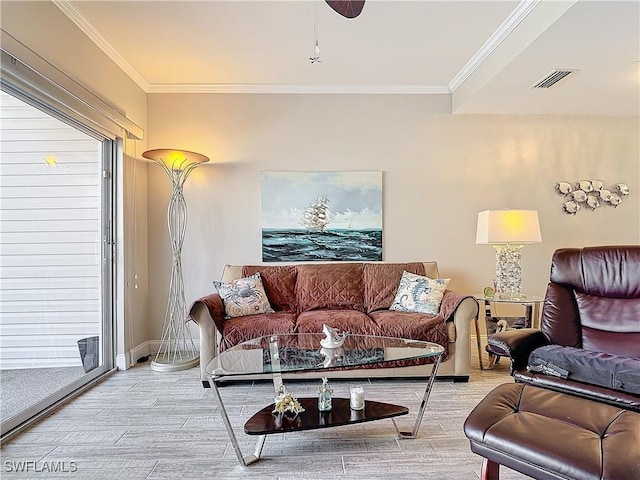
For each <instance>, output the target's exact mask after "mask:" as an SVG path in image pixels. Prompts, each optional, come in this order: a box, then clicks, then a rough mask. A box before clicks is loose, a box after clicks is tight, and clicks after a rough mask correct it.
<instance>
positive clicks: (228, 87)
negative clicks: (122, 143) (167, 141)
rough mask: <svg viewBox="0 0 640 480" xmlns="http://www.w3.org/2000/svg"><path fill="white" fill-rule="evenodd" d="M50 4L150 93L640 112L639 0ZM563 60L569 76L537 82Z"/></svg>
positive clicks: (64, 0) (58, 0)
mask: <svg viewBox="0 0 640 480" xmlns="http://www.w3.org/2000/svg"><path fill="white" fill-rule="evenodd" d="M53 1H54V3H55V4H56V5H57V6H58V7H59V8H60V9H61V10H62V11H63V12H64V13H65V14H66V15H67V16H69V18H71V19H72V20H73V21H74V22H75V23H76V24H77V25H78V26H79V27H80V28H81V29H82V30H83V31H84V32H85V33H86V34H87V35H88V36H89V37H90V38H91V39H92V40H93V41H94V42H95V43H96V44H97V45H98V46H99V47H101V48H102V49H103V50H104V51H105V52H106V53H107V54H108V55H109V56H110V57H111V58H112V59H113V60H114V61H115V62H116V63H117V64H118V65H119V66H120V67H121V68H122V69H123V70H124V71H125V72H126V73H127V74H128V75H129V76H130V77H131V78H132V79H133V80H134V81H135V82H136V83H137V84H138V85H139V86H140V87H141V88H142V89H143V90H145V91H146V92H149V93H166V92H232V93H299V94H314V93H315V94H319V93H355V94H367V93H368V94H420V95H451V103H452V111H453V112H454V113H505V114H579V115H624V116H627V115H633V116H637V115H639V113H640V104H639V91H640V67H639V65H640V63H639V60H640V2H639V1H637V0H630V1H629V0H627V1H612V0H602V1H597V0H578V1H575V0H567V1H563V0H531V1H525V2H520V1H513V0H499V1H481V0H471V1H457V0H445V1H431V0H423V1H418V0H413V1H400V0H367V2H366V4H365V6H364V10H363V11H362V13H361V14H360V15H359V16H358V17H356V18H353V19H347V18H344V17H342V16H340V15H338V14H337V13H336V12H335V11H333V10H332V9H331V8H330V7H329V6H328V5H327V4H326V2H324V1H323V0H317V1H316V0H296V1H270V0H262V1H242V0H234V1H220V0H209V1H195V2H191V1H148V0H146V1H120V2H114V1H70V0H53ZM316 32H317V39H318V45H319V53H318V56H319V58H320V62H316V63H312V62H311V61H310V58H311V57H314V56H316V53H315V51H314V42H315V38H316ZM554 69H567V70H571V71H572V72H573V73H571V74H570V75H569V76H567V77H566V78H565V79H563V80H561V81H560V82H558V83H557V84H555V85H554V86H553V87H551V88H548V89H531V88H529V87H530V86H531V85H532V84H534V83H535V82H537V81H538V80H540V79H541V78H543V77H545V76H546V75H547V74H548V73H550V72H551V71H553V70H554Z"/></svg>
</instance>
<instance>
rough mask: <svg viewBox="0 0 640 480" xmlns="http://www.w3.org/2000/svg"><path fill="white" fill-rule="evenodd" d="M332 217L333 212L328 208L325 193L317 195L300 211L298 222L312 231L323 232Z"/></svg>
mask: <svg viewBox="0 0 640 480" xmlns="http://www.w3.org/2000/svg"><path fill="white" fill-rule="evenodd" d="M332 218H333V214H332V213H331V210H329V199H328V198H327V196H326V195H322V196H320V195H319V196H318V197H317V198H316V199H315V201H314V202H312V203H310V204H309V206H308V207H307V208H305V209H304V211H303V212H302V218H301V219H300V224H301V225H302V226H304V227H305V228H306V229H307V230H310V231H312V232H324V231H325V229H326V228H327V225H329V223H330V222H331V219H332Z"/></svg>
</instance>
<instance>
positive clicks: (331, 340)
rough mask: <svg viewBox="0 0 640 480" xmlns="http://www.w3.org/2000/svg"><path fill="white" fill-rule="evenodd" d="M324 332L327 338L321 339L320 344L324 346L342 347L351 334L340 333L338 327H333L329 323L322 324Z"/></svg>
mask: <svg viewBox="0 0 640 480" xmlns="http://www.w3.org/2000/svg"><path fill="white" fill-rule="evenodd" d="M322 333H324V334H325V335H326V338H323V339H322V340H320V345H322V346H323V347H324V348H338V347H341V346H342V344H343V343H344V341H345V340H346V339H347V336H348V335H349V333H348V332H343V333H340V331H339V330H338V329H337V328H332V327H330V326H329V325H326V324H325V325H322Z"/></svg>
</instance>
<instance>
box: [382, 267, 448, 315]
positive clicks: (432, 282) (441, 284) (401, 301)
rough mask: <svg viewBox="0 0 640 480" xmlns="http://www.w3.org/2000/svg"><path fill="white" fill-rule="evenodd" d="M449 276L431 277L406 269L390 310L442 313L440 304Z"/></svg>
mask: <svg viewBox="0 0 640 480" xmlns="http://www.w3.org/2000/svg"><path fill="white" fill-rule="evenodd" d="M449 280H450V279H449V278H429V277H423V276H421V275H415V274H413V273H409V272H407V271H404V272H403V273H402V278H401V279H400V284H399V285H398V291H397V293H396V298H395V299H394V300H393V303H392V304H391V306H390V307H389V310H396V311H398V312H417V313H431V314H433V315H437V314H438V313H440V304H441V303H442V297H443V296H444V291H445V290H446V289H447V285H449Z"/></svg>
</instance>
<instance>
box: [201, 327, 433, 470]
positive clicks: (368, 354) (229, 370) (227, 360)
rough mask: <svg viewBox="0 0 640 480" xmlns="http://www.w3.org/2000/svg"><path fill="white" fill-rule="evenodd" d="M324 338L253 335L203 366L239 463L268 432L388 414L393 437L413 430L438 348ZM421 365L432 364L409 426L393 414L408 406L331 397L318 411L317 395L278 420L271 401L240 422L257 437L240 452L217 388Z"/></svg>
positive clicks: (249, 459)
mask: <svg viewBox="0 0 640 480" xmlns="http://www.w3.org/2000/svg"><path fill="white" fill-rule="evenodd" d="M324 338H325V336H324V335H323V334H315V333H298V334H285V335H269V336H265V337H259V338H254V339H252V340H249V341H246V342H243V343H240V344H238V345H235V346H234V347H231V348H229V349H227V350H225V351H223V352H221V353H220V354H219V355H218V356H216V357H215V358H214V359H213V360H211V362H209V364H208V365H207V367H206V372H207V375H209V377H210V379H211V382H210V384H211V385H212V390H213V393H214V397H215V399H216V401H217V403H218V406H219V408H220V412H221V415H222V420H223V421H224V425H225V428H226V429H227V433H228V434H229V439H230V440H231V443H232V444H233V448H234V450H235V452H236V456H237V457H238V460H239V462H240V463H241V464H242V465H250V464H252V463H255V462H257V461H258V460H259V459H260V455H261V454H262V449H263V447H264V443H265V440H266V435H270V434H274V433H284V432H291V431H302V430H314V429H320V428H330V427H336V426H339V425H350V424H355V423H363V422H370V421H374V420H381V419H384V418H391V419H392V421H393V425H394V427H395V429H396V432H397V434H398V437H399V438H415V437H416V435H417V434H418V429H419V428H420V423H421V422H422V417H423V415H424V411H425V408H426V405H427V401H428V400H429V394H430V393H431V388H432V386H433V382H434V380H435V377H436V373H437V371H438V367H439V365H440V360H441V358H442V354H443V352H444V348H443V347H442V346H440V345H438V344H435V343H430V342H421V341H416V340H409V339H404V338H392V337H378V336H370V335H349V336H348V337H347V338H346V340H345V342H344V344H342V345H341V346H340V347H338V348H325V347H322V346H321V344H320V341H321V340H323V339H324ZM427 363H431V364H433V368H432V371H431V374H430V376H429V378H428V381H427V385H426V388H425V391H424V394H423V396H422V401H421V403H420V408H419V409H418V413H417V417H416V421H415V424H414V426H413V430H411V431H402V430H400V429H399V428H398V425H397V424H396V422H395V418H394V417H397V416H400V415H407V414H408V413H409V409H408V408H406V407H403V406H400V405H393V404H390V403H383V402H373V401H370V400H365V408H364V409H363V410H351V409H350V407H349V399H343V398H336V397H334V398H333V408H332V409H331V410H330V411H329V412H320V411H318V406H317V397H311V398H298V401H299V402H300V403H301V405H302V406H303V407H304V409H305V411H304V412H302V413H300V414H298V415H297V416H296V417H294V418H293V419H292V420H285V421H283V418H282V417H281V416H280V415H274V414H272V413H271V412H272V410H273V408H274V404H271V405H268V406H266V407H265V408H263V409H261V410H260V411H259V412H257V413H256V414H255V415H254V416H253V417H252V418H250V419H249V420H248V421H247V423H246V424H245V426H244V431H245V433H246V434H248V435H257V436H258V440H257V442H256V446H255V450H254V452H253V454H251V455H246V456H245V455H243V454H242V452H241V450H240V446H239V444H238V440H237V438H236V435H235V432H234V431H233V428H232V426H231V422H230V421H229V417H228V415H227V411H226V408H225V406H224V402H223V400H222V397H221V395H220V391H219V389H218V388H219V383H220V382H221V381H222V379H225V380H229V379H233V377H238V378H241V377H242V376H246V375H256V374H270V375H271V376H272V378H273V386H274V391H275V392H276V393H277V392H279V391H281V388H282V387H283V381H282V374H294V375H295V374H296V373H302V372H317V373H318V378H320V377H325V376H330V373H329V372H332V371H338V370H356V369H363V368H382V367H385V368H389V367H403V366H408V365H422V364H427Z"/></svg>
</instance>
